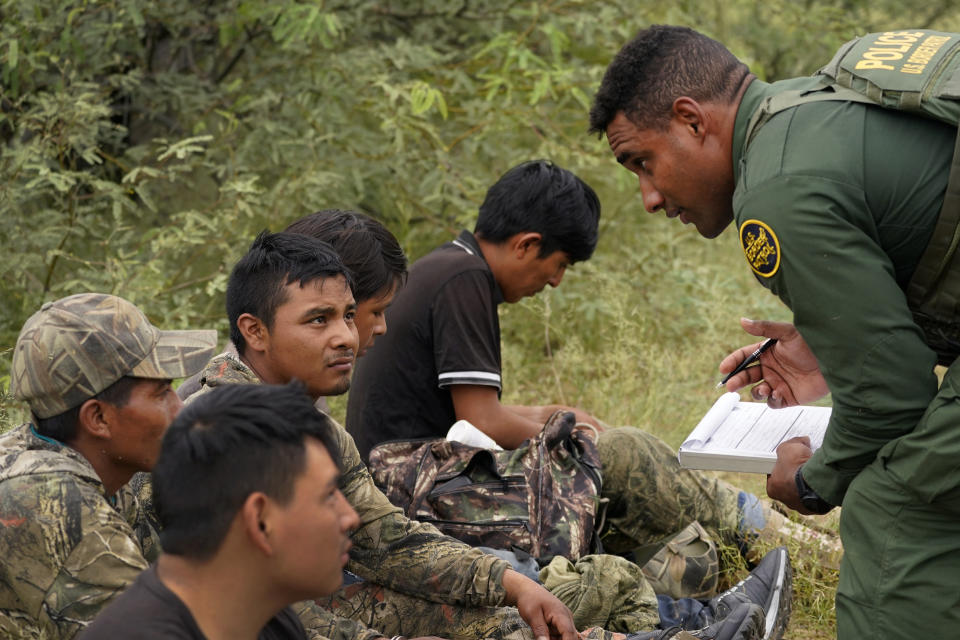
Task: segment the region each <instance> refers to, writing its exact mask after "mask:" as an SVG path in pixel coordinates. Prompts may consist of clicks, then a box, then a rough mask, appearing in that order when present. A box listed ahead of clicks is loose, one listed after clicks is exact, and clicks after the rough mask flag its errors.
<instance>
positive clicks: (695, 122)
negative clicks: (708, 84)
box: [673, 96, 706, 138]
mask: <svg viewBox="0 0 960 640" xmlns="http://www.w3.org/2000/svg"><path fill="white" fill-rule="evenodd" d="M673 118H674V120H676V121H677V122H679V123H680V124H681V125H683V126H684V127H685V128H686V129H687V131H688V132H690V133H691V134H692V135H693V136H694V137H698V138H702V137H703V136H704V133H705V132H704V125H705V124H706V111H705V110H704V108H703V106H702V105H701V104H700V103H699V102H697V101H696V100H694V99H693V98H690V97H687V96H681V97H679V98H677V99H676V100H674V101H673Z"/></svg>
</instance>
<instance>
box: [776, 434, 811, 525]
mask: <svg viewBox="0 0 960 640" xmlns="http://www.w3.org/2000/svg"><path fill="white" fill-rule="evenodd" d="M812 455H813V449H811V448H810V438H809V437H807V436H801V437H799V438H790V439H789V440H785V441H783V442H781V443H780V446H778V447H777V463H776V464H775V465H774V467H773V471H772V472H771V473H770V475H768V476H767V495H768V496H770V497H771V498H773V499H774V500H779V501H780V502H782V503H783V504H785V505H787V506H788V507H790V508H791V509H793V510H794V511H798V512H800V513H802V514H804V515H810V514H811V513H813V512H812V511H810V510H809V509H807V508H806V507H804V506H803V503H802V502H800V494H798V493H797V482H796V475H797V469H799V468H800V467H801V466H803V463H804V462H806V461H807V460H809V459H810V456H812Z"/></svg>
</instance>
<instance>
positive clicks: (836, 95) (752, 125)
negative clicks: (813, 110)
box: [744, 82, 880, 148]
mask: <svg viewBox="0 0 960 640" xmlns="http://www.w3.org/2000/svg"><path fill="white" fill-rule="evenodd" d="M828 100H833V101H838V100H841V101H846V102H863V103H865V104H872V105H876V106H880V105H879V103H878V102H876V101H875V100H871V99H870V98H868V97H867V96H865V95H863V94H862V93H859V92H858V91H854V90H853V89H847V88H846V87H841V86H838V85H835V84H828V83H826V82H824V83H823V84H821V85H820V86H819V87H815V88H813V89H796V90H793V91H784V92H782V93H777V94H774V95H772V96H767V97H766V98H764V99H763V100H762V101H761V102H760V105H759V106H758V107H757V109H756V111H754V112H753V115H751V116H750V121H749V122H748V123H747V134H746V138H745V142H744V148H746V147H749V146H750V143H751V142H752V141H753V137H754V136H755V135H756V133H757V130H758V129H759V128H760V127H761V126H763V125H764V124H765V123H766V122H767V120H769V119H770V118H772V117H773V116H775V115H776V114H778V113H780V112H781V111H785V110H787V109H790V108H792V107H798V106H800V105H802V104H809V103H811V102H826V101H828Z"/></svg>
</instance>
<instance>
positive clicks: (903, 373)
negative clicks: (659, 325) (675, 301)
mask: <svg viewBox="0 0 960 640" xmlns="http://www.w3.org/2000/svg"><path fill="white" fill-rule="evenodd" d="M955 35H956V34H938V33H932V32H922V31H916V30H914V31H898V32H889V33H885V34H876V36H877V37H875V38H874V40H873V41H872V43H873V44H871V45H870V46H866V45H862V46H861V45H856V44H854V45H850V46H853V47H854V48H853V49H850V46H848V47H846V48H845V50H842V51H841V53H844V52H847V53H849V52H851V51H853V52H854V54H855V55H854V58H852V59H851V58H848V60H852V64H851V65H850V67H851V68H853V67H857V68H860V69H867V70H869V69H878V68H880V67H890V68H891V69H893V70H894V72H893V75H894V76H896V78H898V79H899V80H903V78H906V77H910V76H916V75H918V74H923V73H926V72H927V71H929V70H932V68H933V67H934V66H935V65H934V63H935V62H936V61H937V60H938V59H939V58H940V57H942V55H943V54H944V52H946V51H947V50H948V49H950V47H953V43H954V42H955V41H956V39H957V38H956V37H954V36H955ZM945 36H947V37H945ZM864 40H866V38H865V39H864ZM858 47H859V48H858ZM838 56H839V54H838ZM857 56H859V57H857ZM860 62H863V64H862V65H861V64H860ZM928 67H929V69H928ZM897 74H899V75H897ZM841 75H842V74H841ZM938 81H942V83H943V86H944V87H946V91H944V92H943V95H948V94H952V95H953V96H954V97H956V96H957V95H960V93H958V92H957V90H956V87H957V83H958V81H960V76H958V75H957V74H956V73H955V70H951V69H949V68H948V69H947V72H944V73H940V74H939V76H938ZM827 85H831V83H830V82H826V81H825V79H824V77H822V76H814V77H811V78H797V79H792V80H784V81H781V82H776V83H773V84H768V83H765V82H761V81H760V80H757V79H756V78H755V77H754V76H753V75H752V74H750V72H749V69H747V67H746V66H745V65H744V64H743V63H741V62H740V61H739V60H737V59H736V58H735V57H734V56H733V55H732V54H731V53H730V52H729V51H728V50H727V49H726V48H725V47H723V45H721V44H720V43H718V42H716V41H713V40H711V39H709V38H707V37H705V36H703V35H702V34H699V33H697V32H695V31H693V30H691V29H687V28H684V27H671V26H653V27H650V28H648V29H645V30H643V31H641V32H640V33H639V34H638V35H637V36H636V38H635V39H634V40H632V41H631V42H629V43H628V44H627V45H626V46H624V48H623V49H622V50H621V51H620V52H619V53H618V54H617V56H616V58H615V59H614V61H613V62H612V63H611V64H610V66H609V68H608V69H607V72H606V76H605V77H604V79H603V82H602V84H601V87H600V89H599V91H598V93H597V96H596V99H595V102H594V105H593V108H592V110H591V114H590V117H591V129H592V130H593V131H596V132H604V133H606V135H607V138H608V142H609V144H610V147H611V150H612V151H613V153H614V155H615V156H616V158H617V160H618V161H619V162H620V163H621V164H622V165H623V166H624V167H625V168H626V169H628V170H630V171H632V172H633V173H635V174H636V175H637V177H638V179H639V183H640V190H641V192H642V195H643V202H644V206H645V207H646V209H647V210H648V211H650V212H656V211H663V212H664V213H665V214H666V215H667V217H670V218H679V220H680V221H681V222H683V223H692V224H694V225H695V226H696V228H697V230H698V232H699V233H700V234H701V235H703V236H704V237H708V238H712V237H715V236H717V235H719V234H720V233H721V232H722V231H723V230H724V228H726V227H727V226H728V225H729V223H730V222H732V221H734V220H736V223H737V229H738V232H739V235H740V240H741V246H742V248H743V251H744V255H745V257H746V259H747V262H748V264H749V265H750V267H751V268H752V270H753V272H754V273H755V274H756V276H757V278H758V280H760V282H761V283H762V284H763V285H764V286H766V287H767V288H769V289H770V290H771V291H772V292H773V293H775V294H776V295H778V296H779V297H780V298H781V299H782V300H783V301H784V302H785V303H786V304H787V305H788V306H789V307H790V308H791V310H792V311H793V320H794V325H795V327H794V326H792V325H789V324H786V323H754V322H751V321H744V327H745V328H746V329H747V330H748V331H749V332H750V333H753V334H754V335H765V336H768V337H775V338H778V339H779V341H778V343H777V344H776V345H775V346H774V347H773V348H771V349H770V350H768V351H767V352H766V353H765V354H764V355H763V357H762V358H761V360H760V366H759V367H755V368H748V369H746V371H745V372H743V373H740V374H738V375H737V376H735V377H734V378H732V379H731V381H730V382H729V383H728V385H727V387H728V389H731V390H735V389H737V388H740V387H743V386H745V385H747V384H751V383H757V384H756V386H755V387H754V389H753V392H754V396H755V397H757V398H765V399H767V400H768V402H769V403H770V404H771V405H772V406H784V405H788V404H797V403H805V402H810V401H812V400H814V399H815V398H817V397H819V396H822V395H823V394H825V393H826V392H827V391H830V392H832V394H833V405H834V409H833V416H832V419H831V422H830V426H829V429H828V431H827V436H826V438H825V440H824V443H823V446H822V447H821V448H820V449H819V450H817V451H816V452H812V451H811V450H810V448H809V446H808V444H809V443H808V442H807V443H804V442H802V441H791V442H789V443H786V444H784V445H781V447H780V449H779V450H778V462H777V467H776V469H775V470H774V472H773V474H772V475H771V476H770V477H769V479H768V483H767V491H768V493H769V494H770V496H771V497H773V498H776V499H779V500H781V501H783V502H784V503H785V504H787V505H788V506H790V507H791V508H794V509H797V510H799V511H801V512H803V513H823V512H826V511H828V510H829V509H831V508H833V507H834V506H839V505H842V506H843V508H844V509H843V516H842V518H841V526H840V532H841V538H842V540H843V543H844V559H843V563H842V565H841V574H840V584H839V588H838V593H837V623H838V634H839V636H840V637H841V638H850V639H852V638H866V637H872V638H915V637H921V636H923V635H924V634H925V633H926V634H929V635H930V636H931V637H947V636H948V635H952V634H954V633H956V632H955V629H956V628H957V625H958V623H960V606H958V605H960V473H958V472H957V471H958V470H957V467H958V464H960V463H958V460H960V437H958V435H957V434H958V431H957V423H958V420H960V404H958V396H960V365H956V364H954V365H953V366H951V367H950V369H948V370H947V373H946V377H945V378H944V380H943V383H942V385H941V386H940V387H939V390H938V385H937V377H936V375H935V373H934V365H935V364H936V363H937V361H938V356H939V359H940V361H941V362H942V363H945V364H950V363H951V362H952V360H953V358H955V357H956V350H955V348H951V342H953V344H954V345H955V341H952V340H951V335H950V334H951V333H953V334H954V335H955V328H954V327H955V324H956V323H955V321H954V318H956V317H957V316H956V315H955V308H952V307H951V305H950V300H951V298H952V299H954V300H955V299H957V296H951V295H950V294H951V287H955V286H957V285H958V284H960V277H958V276H957V274H955V273H952V271H951V266H950V265H951V260H952V257H953V256H952V254H951V248H950V247H951V245H952V246H954V247H955V244H954V243H952V242H951V239H954V240H955V239H956V238H955V230H956V227H957V224H956V220H955V219H954V220H953V221H952V222H951V220H950V219H949V216H948V215H945V214H941V213H940V210H941V205H943V204H944V199H945V196H944V194H945V189H946V186H947V183H948V175H949V174H950V169H951V158H952V157H953V148H954V140H955V139H956V137H957V136H956V128H955V127H951V126H949V125H946V124H943V123H941V122H937V121H935V120H932V119H925V118H921V117H916V116H914V115H908V114H904V113H901V112H898V111H891V110H889V109H883V108H880V107H878V106H875V105H866V104H863V102H866V100H859V99H855V98H851V100H846V99H844V100H837V99H836V98H835V97H833V96H828V97H823V98H805V99H804V100H795V99H794V98H795V97H796V96H798V95H800V96H810V95H815V94H817V95H823V94H831V93H833V92H835V91H838V89H836V88H835V87H834V86H827ZM787 94H789V95H790V96H793V97H791V98H789V100H788V101H787V102H788V104H787V105H786V106H783V105H781V108H769V109H768V107H769V106H770V105H771V103H775V102H776V101H777V100H780V96H782V95H787ZM880 98H882V96H881V97H880ZM880 98H878V100H876V101H875V102H880V103H881V104H883V105H884V106H890V105H887V104H886V102H885V101H884V100H883V99H880ZM897 108H903V107H902V106H897ZM765 109H766V110H767V111H768V112H767V113H763V112H764V110H765ZM758 122H760V123H761V124H759V125H758V124H757V123H758ZM954 122H955V121H954ZM748 130H749V132H748ZM953 184H955V183H953ZM950 197H951V196H949V195H948V198H947V200H949V199H950ZM938 220H939V223H938ZM938 224H940V225H941V227H939V228H938V230H937V231H936V232H935V228H937V225H938ZM941 229H942V230H941ZM943 230H945V231H946V233H944V231H943ZM942 236H945V240H946V241H945V242H944V243H943V244H944V245H945V246H946V248H945V249H933V250H931V251H930V252H929V253H930V254H939V255H932V258H933V262H934V263H936V265H937V266H935V267H934V268H933V269H932V270H930V271H928V270H927V269H926V267H925V266H924V265H926V264H927V262H928V261H929V259H930V258H931V255H928V247H933V246H934V244H936V243H938V242H939V241H940V240H943V239H944V238H943V237H942ZM918 265H920V266H919V267H918ZM929 273H933V274H934V275H933V277H931V276H930V275H929ZM924 274H927V275H924ZM918 279H919V280H923V281H924V282H920V283H919V286H920V288H921V289H922V290H923V292H922V295H921V296H920V297H921V298H922V299H924V300H926V301H928V302H929V301H934V302H942V301H944V300H946V302H947V304H943V305H934V306H939V307H941V308H945V309H947V311H946V312H945V313H944V314H942V315H941V316H940V317H939V318H933V320H934V322H927V321H926V319H925V318H924V317H923V315H924V314H923V313H918V311H921V307H920V305H919V304H918V303H917V302H916V301H915V299H914V297H913V296H911V297H910V302H909V303H908V297H907V295H905V292H908V291H910V290H911V289H913V288H915V287H916V286H918ZM938 323H939V324H938ZM931 328H932V329H933V330H932V331H931ZM755 347H756V345H750V346H749V347H744V348H743V349H741V350H739V351H738V352H735V353H734V354H731V355H730V356H728V358H727V359H726V360H724V362H723V363H721V370H726V371H731V370H733V368H734V366H735V365H736V364H737V362H739V361H740V360H742V359H743V358H744V357H746V355H747V354H749V353H750V352H751V351H752V350H753V349H754V348H755Z"/></svg>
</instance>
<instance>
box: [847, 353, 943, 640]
mask: <svg viewBox="0 0 960 640" xmlns="http://www.w3.org/2000/svg"><path fill="white" fill-rule="evenodd" d="M958 485H960V364H958V363H956V362H955V363H954V364H953V365H952V366H951V367H950V369H949V370H948V371H947V375H946V376H945V377H944V380H943V383H942V384H941V386H940V391H939V392H938V394H937V395H936V397H935V398H934V400H933V402H931V403H930V406H929V407H928V408H927V411H926V413H925V414H924V416H923V418H922V419H921V421H920V422H919V423H918V425H917V428H916V429H915V430H914V431H913V432H911V433H910V434H908V435H906V436H903V437H901V438H898V439H897V440H894V441H892V442H890V443H888V444H887V445H886V446H884V448H883V449H881V450H880V453H879V454H878V455H877V459H876V460H875V461H874V462H873V463H872V464H871V465H870V466H868V467H867V468H866V469H864V470H863V471H862V472H860V474H859V475H858V476H857V477H856V478H855V479H854V480H853V482H852V483H851V484H850V488H849V489H848V490H847V494H846V496H845V497H844V500H843V514H842V515H841V517H840V538H841V540H842V541H843V547H844V557H843V562H842V564H841V566H840V584H839V586H838V588H837V635H838V638H839V639H840V640H859V639H860V638H876V639H877V640H886V639H891V638H898V639H899V638H911V639H912V638H954V637H957V635H958V633H960V632H958V629H960V488H958Z"/></svg>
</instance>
